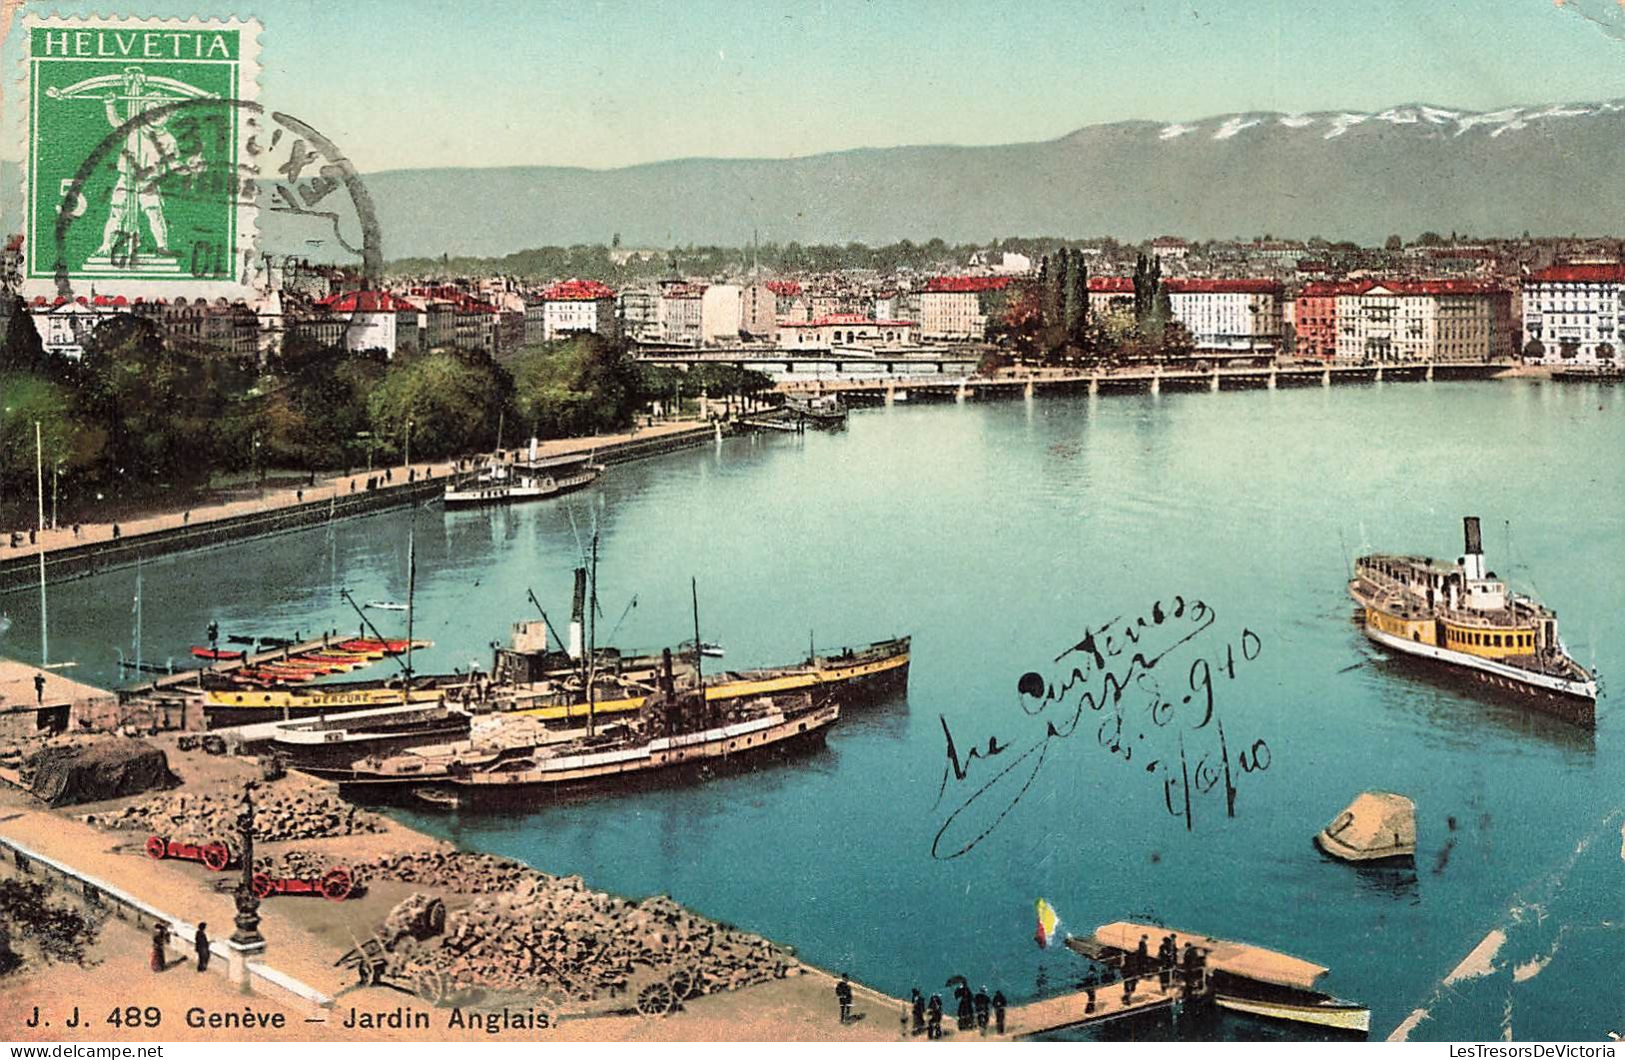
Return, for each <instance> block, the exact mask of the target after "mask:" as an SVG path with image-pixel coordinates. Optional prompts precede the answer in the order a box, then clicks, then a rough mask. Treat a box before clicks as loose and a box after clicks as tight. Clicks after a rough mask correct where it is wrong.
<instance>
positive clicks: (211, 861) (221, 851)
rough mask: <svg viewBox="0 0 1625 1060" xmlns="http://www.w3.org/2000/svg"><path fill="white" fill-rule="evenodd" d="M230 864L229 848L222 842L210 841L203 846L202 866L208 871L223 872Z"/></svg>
mask: <svg viewBox="0 0 1625 1060" xmlns="http://www.w3.org/2000/svg"><path fill="white" fill-rule="evenodd" d="M229 864H231V850H230V848H228V847H227V846H226V844H224V843H220V842H215V843H210V844H209V845H208V846H206V847H204V848H203V867H204V868H206V869H208V870H209V871H210V872H224V871H226V866H227V865H229Z"/></svg>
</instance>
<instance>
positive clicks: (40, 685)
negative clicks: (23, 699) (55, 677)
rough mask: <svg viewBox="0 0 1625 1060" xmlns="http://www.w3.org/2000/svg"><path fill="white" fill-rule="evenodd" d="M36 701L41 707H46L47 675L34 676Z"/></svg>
mask: <svg viewBox="0 0 1625 1060" xmlns="http://www.w3.org/2000/svg"><path fill="white" fill-rule="evenodd" d="M34 701H35V702H36V703H38V704H39V705H40V706H42V707H43V706H44V705H45V675H44V674H35V675H34Z"/></svg>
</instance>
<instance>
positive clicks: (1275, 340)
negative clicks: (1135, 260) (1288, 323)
mask: <svg viewBox="0 0 1625 1060" xmlns="http://www.w3.org/2000/svg"><path fill="white" fill-rule="evenodd" d="M1163 289H1164V290H1166V291H1167V293H1168V305H1169V308H1171V309H1172V310H1173V314H1174V319H1175V320H1178V321H1179V322H1180V323H1181V324H1183V325H1185V328H1186V330H1187V331H1189V332H1190V334H1191V339H1192V341H1193V342H1194V344H1195V347H1196V350H1197V351H1198V352H1199V353H1201V352H1205V353H1209V354H1213V355H1219V356H1226V355H1228V356H1238V355H1239V356H1257V355H1262V354H1272V353H1275V352H1277V351H1279V350H1280V348H1281V322H1282V309H1281V301H1282V299H1281V294H1282V288H1281V283H1280V281H1279V280H1265V279H1251V278H1244V279H1195V278H1190V277H1171V278H1169V279H1166V280H1164V281H1163Z"/></svg>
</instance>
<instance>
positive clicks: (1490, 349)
mask: <svg viewBox="0 0 1625 1060" xmlns="http://www.w3.org/2000/svg"><path fill="white" fill-rule="evenodd" d="M1310 288H1314V289H1315V291H1316V294H1315V296H1314V297H1332V298H1334V299H1335V301H1336V306H1335V308H1334V310H1333V320H1334V322H1335V324H1334V326H1335V329H1336V335H1337V343H1336V346H1335V350H1336V358H1337V359H1338V360H1339V361H1350V362H1356V363H1361V364H1369V363H1377V364H1387V363H1405V362H1413V363H1414V362H1427V363H1432V362H1437V361H1456V362H1476V363H1482V362H1486V361H1500V360H1506V359H1507V358H1509V357H1511V356H1512V353H1513V350H1514V340H1515V336H1514V334H1513V328H1512V309H1511V307H1512V292H1511V291H1508V290H1507V289H1506V288H1503V287H1500V286H1498V285H1496V284H1493V283H1487V282H1485V281H1481V280H1436V279H1402V280H1377V279H1365V280H1358V281H1352V282H1349V283H1345V284H1337V285H1332V284H1326V285H1318V286H1317V285H1314V284H1311V285H1309V287H1306V288H1305V291H1306V292H1308V291H1309V290H1310ZM1302 302H1303V298H1302V296H1301V295H1300V297H1299V304H1300V306H1301V305H1302ZM1299 326H1300V329H1301V327H1302V325H1301V324H1300V325H1299ZM1300 334H1301V332H1300Z"/></svg>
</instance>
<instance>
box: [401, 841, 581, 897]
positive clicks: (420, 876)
mask: <svg viewBox="0 0 1625 1060" xmlns="http://www.w3.org/2000/svg"><path fill="white" fill-rule="evenodd" d="M373 867H374V868H375V869H376V870H377V872H376V875H377V876H378V877H380V878H382V879H389V880H399V881H401V882H402V883H418V884H422V885H424V886H426V887H435V888H438V889H441V890H446V891H455V892H456V893H458V894H499V893H502V892H504V891H511V890H513V889H514V888H516V887H518V886H519V885H520V884H522V883H525V882H527V881H529V880H531V879H533V878H538V877H540V878H542V879H551V878H552V877H550V876H548V875H547V874H546V873H542V872H537V871H536V870H535V869H533V868H531V867H530V866H528V865H525V864H522V863H520V862H517V861H514V860H512V859H510V858H499V857H495V856H494V855H491V854H475V853H471V852H469V851H462V850H453V851H418V852H416V853H408V854H390V855H386V856H385V857H382V858H379V859H378V860H377V861H375V862H373Z"/></svg>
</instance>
